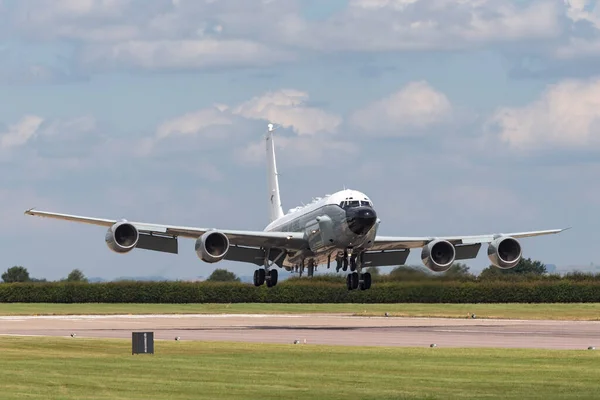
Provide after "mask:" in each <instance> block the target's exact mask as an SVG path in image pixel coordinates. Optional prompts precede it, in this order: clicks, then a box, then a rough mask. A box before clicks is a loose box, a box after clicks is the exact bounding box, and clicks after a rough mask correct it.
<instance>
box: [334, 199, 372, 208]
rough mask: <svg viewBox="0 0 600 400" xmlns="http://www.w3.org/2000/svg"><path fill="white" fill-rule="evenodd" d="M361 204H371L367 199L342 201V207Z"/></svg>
mask: <svg viewBox="0 0 600 400" xmlns="http://www.w3.org/2000/svg"><path fill="white" fill-rule="evenodd" d="M360 205H363V206H365V205H366V206H368V205H370V204H369V202H367V201H359V200H345V201H342V202H341V203H340V207H342V208H344V209H346V208H351V207H358V206H360Z"/></svg>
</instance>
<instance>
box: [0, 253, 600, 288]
mask: <svg viewBox="0 0 600 400" xmlns="http://www.w3.org/2000/svg"><path fill="white" fill-rule="evenodd" d="M366 270H367V271H368V272H370V273H371V276H372V279H373V282H379V283H382V282H420V281H460V282H486V281H496V280H502V281H523V280H526V281H531V280H600V274H593V273H581V272H571V273H567V274H565V275H562V276H561V275H559V274H549V273H548V271H547V269H546V266H545V264H544V263H543V262H541V261H539V260H532V259H531V258H523V259H521V261H519V264H517V266H516V267H514V268H511V269H500V268H497V267H495V266H492V265H490V266H488V267H487V268H485V269H484V270H483V271H481V273H479V274H478V275H476V274H474V273H472V272H471V271H470V268H469V266H467V265H466V264H464V263H460V262H458V263H454V264H453V265H452V267H450V269H448V270H447V271H445V272H432V271H430V270H429V269H427V268H426V267H424V266H421V265H402V266H398V267H395V268H393V269H392V270H391V271H390V272H389V273H383V272H381V270H380V268H378V267H369V268H367V269H366ZM1 277H2V281H3V282H4V283H16V282H32V283H34V282H48V280H46V279H45V278H33V277H31V276H30V274H29V272H28V271H27V268H25V267H23V266H14V267H11V268H9V269H8V270H6V272H4V273H3V274H2V276H1ZM298 279H305V278H299V277H296V276H293V277H290V278H288V279H287V280H288V281H290V282H293V281H295V280H298ZM345 279H346V274H345V273H337V274H336V273H329V274H320V275H315V276H313V277H312V278H311V280H312V281H321V282H335V283H345ZM59 281H60V282H88V279H87V278H86V276H85V275H84V273H83V272H82V271H81V270H80V269H77V268H76V269H74V270H72V271H71V272H70V273H69V274H68V275H67V277H66V278H63V279H61V280H59ZM206 281H208V282H240V278H239V277H238V276H237V275H236V274H235V273H233V272H231V271H228V270H227V269H223V268H217V269H215V270H214V271H213V272H212V273H211V274H210V276H209V277H208V278H207V279H206Z"/></svg>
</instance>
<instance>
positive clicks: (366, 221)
mask: <svg viewBox="0 0 600 400" xmlns="http://www.w3.org/2000/svg"><path fill="white" fill-rule="evenodd" d="M376 220H377V214H376V213H375V210H373V209H372V208H370V207H355V208H354V209H349V210H347V212H346V221H347V222H348V227H349V228H350V230H351V231H352V232H353V233H355V234H357V235H363V234H365V233H367V232H368V231H369V229H371V227H373V225H374V224H375V221H376Z"/></svg>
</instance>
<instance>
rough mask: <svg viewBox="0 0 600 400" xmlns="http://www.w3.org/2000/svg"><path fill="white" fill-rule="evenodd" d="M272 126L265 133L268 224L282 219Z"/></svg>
mask: <svg viewBox="0 0 600 400" xmlns="http://www.w3.org/2000/svg"><path fill="white" fill-rule="evenodd" d="M274 130H275V129H274V128H273V124H269V125H268V131H267V138H266V141H267V174H268V184H269V218H270V222H273V221H275V220H276V219H278V218H281V217H283V209H282V208H281V197H280V196H279V178H278V173H277V163H276V162H275V143H273V131H274Z"/></svg>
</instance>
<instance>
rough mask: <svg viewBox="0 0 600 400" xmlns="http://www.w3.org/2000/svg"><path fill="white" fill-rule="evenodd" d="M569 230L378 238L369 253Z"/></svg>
mask: <svg viewBox="0 0 600 400" xmlns="http://www.w3.org/2000/svg"><path fill="white" fill-rule="evenodd" d="M567 229H569V228H564V229H549V230H543V231H530V232H514V233H493V234H487V235H471V236H435V237H410V236H408V237H402V236H398V237H396V236H377V237H376V238H375V242H374V243H373V246H371V247H370V248H369V251H386V250H401V249H415V248H419V247H423V246H425V245H427V243H429V242H431V241H432V240H436V239H437V240H447V241H448V242H450V243H452V244H453V245H455V246H456V245H477V244H483V243H490V242H492V241H494V239H496V238H498V237H500V236H509V237H512V238H515V239H520V238H526V237H533V236H542V235H552V234H556V233H560V232H563V231H565V230H567Z"/></svg>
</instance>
